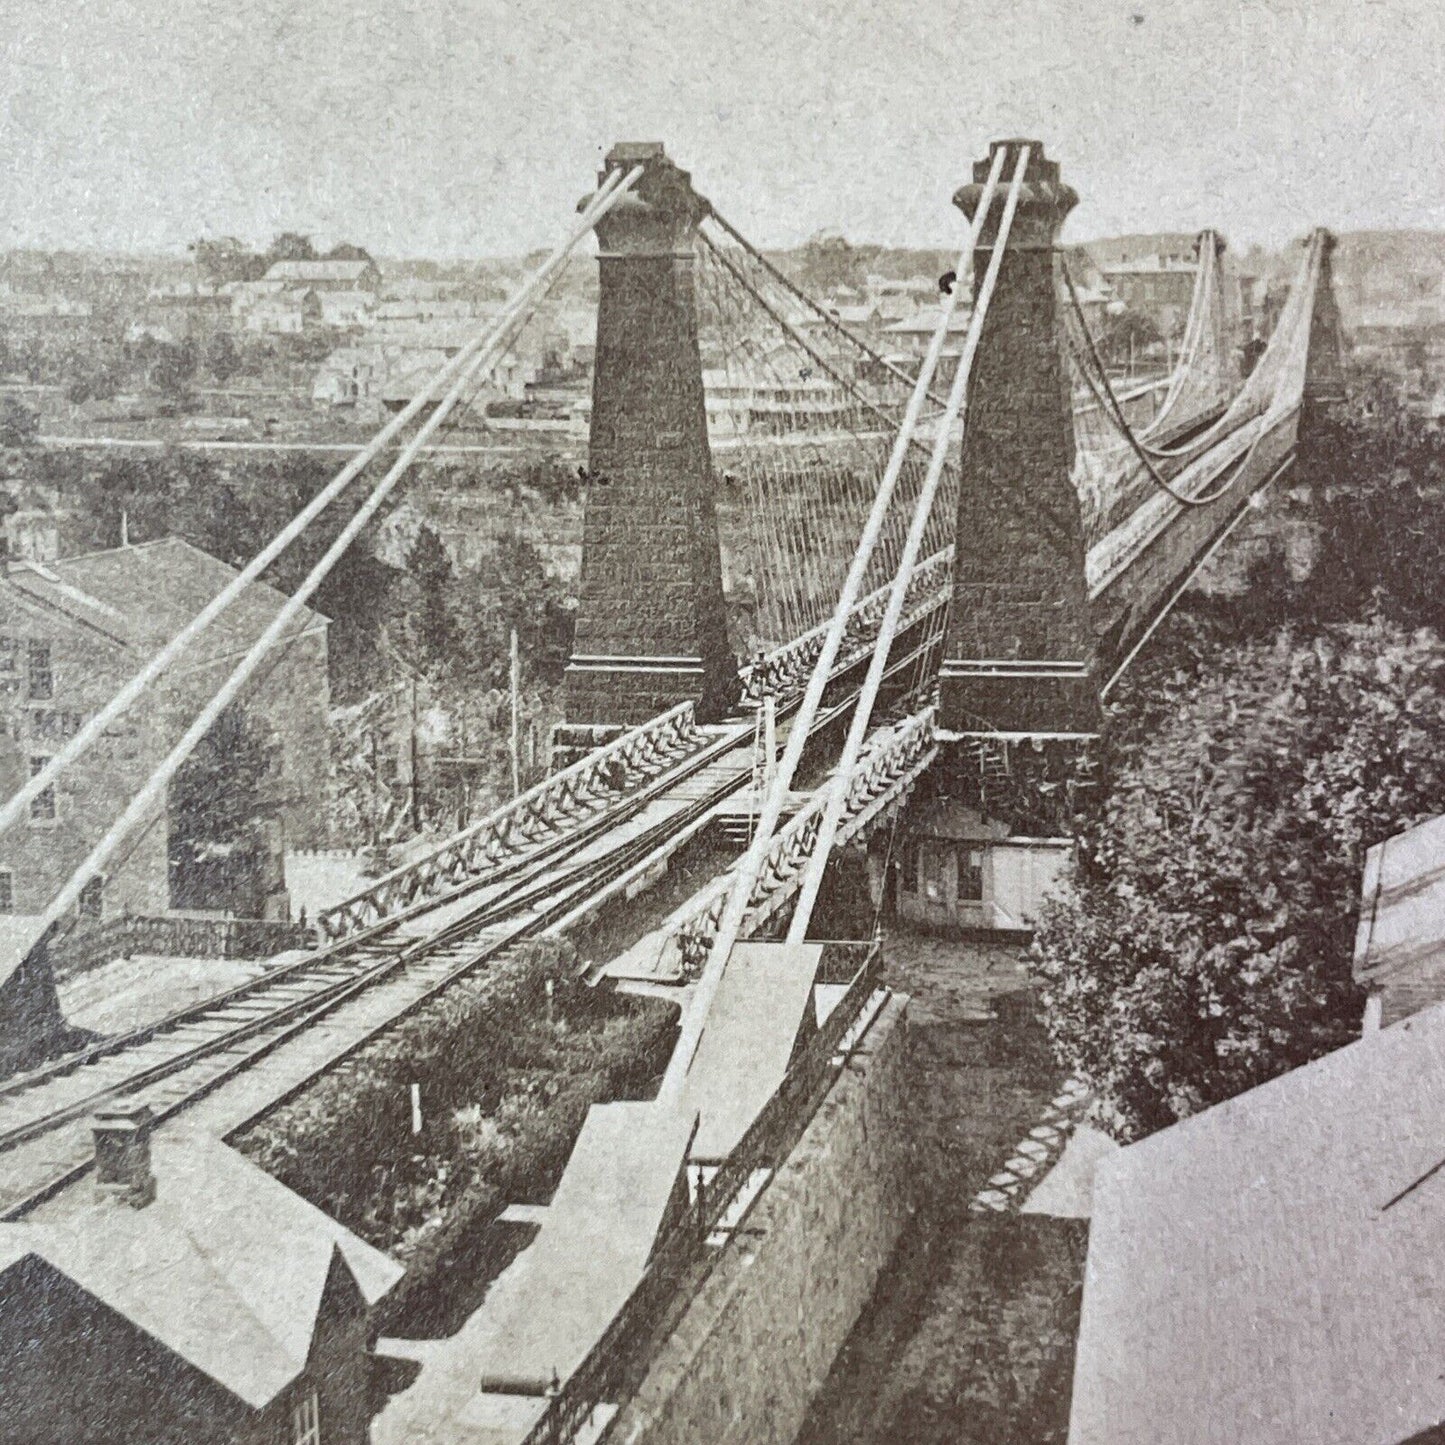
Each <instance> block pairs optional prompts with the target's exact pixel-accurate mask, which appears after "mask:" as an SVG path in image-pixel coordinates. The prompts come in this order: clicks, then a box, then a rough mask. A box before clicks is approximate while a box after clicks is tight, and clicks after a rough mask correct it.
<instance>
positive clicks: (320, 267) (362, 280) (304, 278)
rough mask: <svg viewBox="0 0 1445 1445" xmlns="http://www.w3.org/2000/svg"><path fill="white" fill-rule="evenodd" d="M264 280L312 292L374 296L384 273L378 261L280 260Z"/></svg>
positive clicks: (270, 269) (269, 270) (377, 291)
mask: <svg viewBox="0 0 1445 1445" xmlns="http://www.w3.org/2000/svg"><path fill="white" fill-rule="evenodd" d="M264 279H265V280H267V281H279V282H280V283H281V285H282V286H283V287H293V286H307V287H310V289H311V290H313V291H369V292H370V293H371V294H372V295H373V296H376V295H379V294H380V292H381V271H380V269H379V268H378V266H377V264H376V262H375V261H277V262H275V263H274V264H273V265H272V266H271V267H270V268H269V269H268V270H267V272H266V275H265V277H264Z"/></svg>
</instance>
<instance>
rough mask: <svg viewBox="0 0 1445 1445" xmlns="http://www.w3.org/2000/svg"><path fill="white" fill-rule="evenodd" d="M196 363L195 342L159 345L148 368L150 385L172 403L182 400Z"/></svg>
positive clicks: (193, 373) (194, 372)
mask: <svg viewBox="0 0 1445 1445" xmlns="http://www.w3.org/2000/svg"><path fill="white" fill-rule="evenodd" d="M196 362H197V356H196V344H195V342H193V341H190V340H186V341H182V342H179V343H177V344H174V345H173V344H171V343H169V342H162V343H160V345H159V346H158V347H157V349H156V353H155V357H154V359H153V360H152V362H151V366H150V379H151V385H152V386H154V387H155V388H156V389H157V390H158V391H160V392H161V393H162V394H163V395H165V396H166V397H167V398H168V399H170V400H172V401H177V402H178V401H180V400H182V399H183V398H184V397H185V395H186V387H187V385H188V384H189V382H190V381H191V379H192V378H193V377H194V376H195V374H196Z"/></svg>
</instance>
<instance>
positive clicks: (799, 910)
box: [788, 146, 1029, 943]
mask: <svg viewBox="0 0 1445 1445" xmlns="http://www.w3.org/2000/svg"><path fill="white" fill-rule="evenodd" d="M1028 160H1029V147H1028V146H1021V147H1020V149H1019V153H1018V162H1017V164H1016V166H1015V168H1014V176H1013V181H1012V183H1011V184H1010V186H1009V191H1008V196H1007V197H1006V199H1005V201H1004V208H1003V215H1002V216H1001V217H1000V218H999V225H998V235H997V237H996V239H995V241H994V244H993V251H992V254H991V255H990V256H989V261H988V269H987V270H986V271H985V272H984V277H983V284H982V286H980V288H979V293H978V303H977V305H976V306H975V307H974V309H973V316H972V317H971V319H970V321H969V326H968V335H967V337H966V338H965V339H964V344H963V351H962V353H961V355H960V356H959V358H958V368H957V370H956V371H955V372H954V374H953V384H952V386H951V387H950V388H949V392H948V404H947V406H946V407H945V409H944V413H943V422H942V425H941V426H940V427H939V429H938V433H937V435H936V436H935V437H934V440H933V455H932V456H931V457H930V458H929V461H928V471H927V473H926V474H925V476H924V479H923V485H922V487H921V488H920V490H919V494H918V499H917V501H916V503H915V504H914V509H913V518H912V521H911V522H910V524H909V528H908V537H907V540H906V541H905V542H904V545H903V555H902V557H901V558H900V559H899V563H898V571H897V574H896V575H895V576H894V578H893V585H892V587H891V588H890V589H889V593H888V606H887V609H886V610H885V611H884V614H883V622H882V624H881V625H880V627H879V629H878V640H877V642H876V643H875V645H874V649H873V656H872V658H871V659H870V660H869V663H868V675H867V677H865V678H864V680H863V688H862V691H861V692H860V693H859V694H858V701H857V702H856V703H855V704H854V707H853V716H852V718H851V719H850V720H849V723H848V734H847V737H846V738H845V740H844V742H843V751H842V753H841V754H840V756H839V759H838V763H837V765H836V767H835V768H834V770H833V776H832V778H831V779H830V780H829V784H828V799H827V802H826V804H825V805H824V809H823V817H822V820H821V822H820V823H819V825H818V831H817V833H816V835H815V837H814V841H813V849H812V852H811V853H810V854H809V856H808V864H807V868H806V870H805V872H804V875H803V883H802V888H801V890H800V891H799V894H798V898H797V902H796V904H795V905H794V909H793V918H792V922H791V923H790V924H789V926H788V942H789V943H801V942H802V941H803V940H804V939H805V938H806V937H807V934H808V924H809V922H810V921H811V919H812V916H813V905H814V903H815V902H816V901H817V898H818V889H819V888H820V887H821V886H822V883H823V874H824V872H825V871H826V869H827V866H828V855H829V854H830V853H831V852H832V851H833V839H834V838H835V837H836V836H837V832H838V824H839V823H840V822H841V821H842V817H843V810H844V808H845V807H846V806H847V802H848V789H849V786H850V785H851V783H852V781H853V770H854V769H855V768H856V767H857V765H858V759H859V757H860V756H861V755H862V752H863V744H864V742H865V741H866V739H867V736H868V728H869V725H870V724H871V722H872V720H873V706H874V704H875V703H876V702H877V700H878V689H879V687H880V686H881V685H882V682H883V674H884V672H885V671H886V670H887V667H888V654H889V652H890V650H891V649H892V646H893V638H894V636H895V634H896V633H897V631H898V623H899V620H900V619H901V618H902V616H903V609H904V606H905V605H906V603H907V600H908V589H909V584H910V583H911V582H912V580H913V569H914V567H915V566H916V564H917V562H918V555H919V552H920V551H921V550H922V547H923V537H924V533H925V532H926V531H927V529H928V521H929V517H930V516H931V514H932V512H933V501H934V497H935V495H936V494H937V492H938V483H939V479H940V478H941V477H942V475H943V467H944V463H945V462H946V461H947V459H948V448H949V443H950V439H951V436H952V432H953V424H954V421H955V420H956V419H957V418H958V417H959V416H960V415H961V414H962V413H963V411H964V408H965V405H966V399H967V393H968V382H969V377H970V376H971V374H972V372H973V360H974V357H975V356H976V355H977V353H978V343H979V338H980V336H981V335H982V334H983V326H984V321H985V320H986V318H987V316H988V309H989V304H990V303H991V302H992V300H993V293H994V288H995V286H996V285H997V284H998V274H999V269H1000V267H1001V266H1002V264H1003V258H1004V252H1005V250H1006V249H1007V247H1008V240H1009V233H1010V232H1011V231H1012V229H1013V220H1014V212H1015V211H1016V209H1017V208H1018V199H1019V190H1020V186H1021V184H1022V181H1023V177H1024V175H1025V173H1026V171H1027V167H1028Z"/></svg>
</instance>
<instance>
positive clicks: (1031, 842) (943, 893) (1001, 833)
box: [893, 796, 1074, 933]
mask: <svg viewBox="0 0 1445 1445" xmlns="http://www.w3.org/2000/svg"><path fill="white" fill-rule="evenodd" d="M1073 854H1074V845H1073V842H1072V840H1070V839H1068V838H1028V837H1014V836H1011V835H1010V833H1009V830H1008V828H1007V827H1005V826H1004V825H1003V824H1002V823H999V822H996V821H991V820H986V819H984V818H983V817H982V816H981V815H980V814H979V813H978V812H977V810H975V809H973V808H968V807H965V806H963V805H962V804H961V803H958V802H957V801H955V800H954V799H951V798H946V797H941V796H940V797H933V798H930V799H928V800H926V801H921V802H920V803H919V804H918V806H917V807H915V808H914V809H913V810H912V812H911V814H910V817H909V823H908V828H907V831H906V833H905V835H904V837H903V839H902V842H901V844H900V846H899V849H898V856H897V857H896V858H894V860H893V869H894V878H893V887H894V889H895V892H894V906H895V909H896V912H897V915H898V917H899V919H900V920H902V921H903V922H905V923H908V924H911V925H913V926H914V927H917V928H922V929H925V930H927V931H929V932H937V933H957V932H961V931H966V930H970V929H987V930H990V931H993V930H1008V931H1010V932H1013V931H1018V932H1027V931H1028V930H1030V929H1032V928H1033V926H1034V923H1035V922H1036V921H1037V918H1038V912H1039V908H1040V906H1041V904H1042V903H1043V901H1044V899H1045V898H1046V897H1048V895H1049V892H1050V891H1051V890H1052V888H1053V887H1054V885H1055V884H1056V883H1057V882H1058V881H1059V878H1060V876H1061V875H1062V873H1063V871H1064V868H1065V867H1066V866H1067V864H1068V863H1069V862H1070V861H1071V860H1072V858H1073Z"/></svg>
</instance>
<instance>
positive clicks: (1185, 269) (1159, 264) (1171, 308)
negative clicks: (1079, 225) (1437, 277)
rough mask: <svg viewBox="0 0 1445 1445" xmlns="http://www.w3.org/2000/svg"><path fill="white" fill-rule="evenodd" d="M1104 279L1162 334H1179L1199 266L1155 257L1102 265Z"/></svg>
mask: <svg viewBox="0 0 1445 1445" xmlns="http://www.w3.org/2000/svg"><path fill="white" fill-rule="evenodd" d="M1101 270H1102V271H1103V276H1104V282H1105V284H1106V285H1107V286H1108V288H1109V290H1110V291H1112V292H1113V294H1114V295H1115V297H1117V298H1118V299H1119V300H1120V301H1122V302H1123V303H1124V305H1125V306H1127V307H1128V308H1129V310H1131V311H1137V312H1139V313H1140V314H1141V315H1143V316H1147V317H1148V318H1149V320H1151V321H1152V322H1153V323H1154V324H1155V326H1157V327H1158V328H1159V332H1160V334H1161V335H1163V336H1171V337H1172V336H1179V335H1181V334H1182V333H1183V331H1184V323H1185V321H1186V320H1187V319H1188V316H1189V306H1190V303H1191V302H1192V301H1193V299H1194V283H1195V279H1196V277H1197V276H1198V268H1197V266H1196V265H1195V263H1194V262H1193V261H1192V260H1191V261H1189V262H1183V261H1178V260H1175V259H1174V258H1172V257H1162V256H1160V257H1155V258H1153V259H1151V260H1147V261H1139V262H1132V263H1129V264H1126V265H1120V266H1104V267H1102V268H1101Z"/></svg>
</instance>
